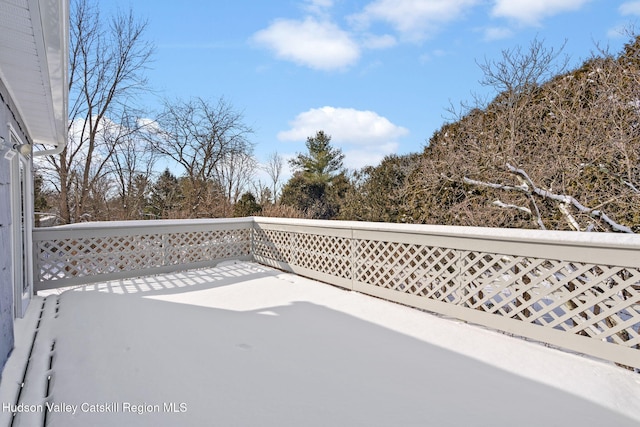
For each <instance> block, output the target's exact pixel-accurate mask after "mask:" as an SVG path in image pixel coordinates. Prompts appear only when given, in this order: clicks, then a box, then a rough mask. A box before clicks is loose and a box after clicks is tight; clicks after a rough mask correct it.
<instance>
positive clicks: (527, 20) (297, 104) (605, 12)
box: [110, 0, 640, 169]
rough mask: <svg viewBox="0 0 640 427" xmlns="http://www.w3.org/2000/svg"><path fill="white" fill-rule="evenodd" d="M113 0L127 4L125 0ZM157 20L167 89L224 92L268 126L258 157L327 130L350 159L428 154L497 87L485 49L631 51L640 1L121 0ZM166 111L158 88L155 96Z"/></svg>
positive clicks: (256, 123) (575, 54) (154, 38)
mask: <svg viewBox="0 0 640 427" xmlns="http://www.w3.org/2000/svg"><path fill="white" fill-rule="evenodd" d="M112 5H113V6H112ZM112 5H110V7H119V8H123V9H127V8H128V7H129V6H131V7H132V8H133V11H134V13H135V15H136V16H138V17H140V18H143V19H148V22H149V25H148V31H147V39H148V40H149V41H151V42H152V43H154V44H155V45H156V53H155V56H154V62H153V63H152V64H150V67H151V69H150V70H149V71H148V77H149V83H150V85H151V86H152V88H153V89H155V90H156V92H157V94H158V95H159V96H167V97H170V98H176V97H180V98H184V99H187V98H189V97H192V96H201V97H204V98H207V99H211V100H217V99H218V98H219V97H224V98H225V99H226V100H227V101H229V102H230V103H231V104H232V105H233V106H234V108H235V109H236V110H239V111H243V114H244V119H245V123H246V124H247V125H249V126H251V127H252V128H253V129H254V131H255V133H254V134H253V136H252V141H253V142H254V143H255V145H256V146H255V154H256V156H257V157H258V160H260V161H264V160H266V158H267V156H268V155H269V154H270V153H272V152H274V151H277V152H279V153H280V154H282V155H284V156H292V155H294V154H295V153H296V152H302V151H304V141H305V140H306V138H307V137H308V136H313V135H314V134H315V132H316V131H317V130H324V131H325V132H326V133H328V134H330V135H331V136H332V141H333V143H334V145H335V146H337V147H340V148H341V149H342V150H343V152H344V153H345V154H346V158H345V165H346V166H347V167H349V168H352V169H353V168H359V167H362V166H364V165H367V164H377V163H378V162H379V161H380V160H381V159H382V158H383V157H384V156H385V155H387V154H391V153H397V154H405V153H411V152H418V151H421V150H422V148H423V147H424V145H425V143H426V141H428V139H429V137H430V136H431V135H432V134H433V132H434V131H436V130H437V129H438V128H439V127H440V126H441V125H442V124H443V123H444V122H445V119H446V117H447V113H446V111H445V108H446V107H447V106H448V105H450V103H453V104H458V103H459V102H460V101H464V100H471V99H472V96H471V94H472V93H473V92H475V93H479V94H486V93H488V89H486V88H483V87H482V86H480V85H479V83H478V81H479V79H480V78H481V77H482V75H481V72H480V70H479V68H478V66H477V65H476V60H480V61H482V60H484V58H487V59H498V58H499V56H500V52H501V51H502V50H504V49H510V48H513V47H515V46H518V45H520V46H524V47H526V46H528V45H529V43H530V41H531V40H532V39H534V38H535V37H537V38H538V39H539V40H544V43H545V46H546V47H548V48H552V47H553V48H558V47H560V46H561V45H562V44H563V42H564V41H565V40H566V46H565V50H564V53H565V54H567V55H569V56H570V59H571V64H573V65H577V64H579V63H580V62H581V61H582V60H584V59H585V58H588V57H589V55H590V54H591V52H592V51H594V50H595V48H596V46H595V43H596V42H597V43H599V44H600V45H602V46H606V45H608V46H609V47H610V49H611V50H612V51H613V52H618V51H619V50H620V49H621V47H622V45H623V44H624V43H625V42H626V41H627V40H628V38H627V37H626V36H623V35H622V34H621V33H622V31H621V30H622V29H623V28H625V27H628V26H629V25H632V24H634V23H635V22H636V20H637V19H638V18H639V17H640V1H615V0H269V1H266V0H216V1H211V0H198V1H193V0H188V1H185V2H182V3H176V2H175V1H171V2H169V1H165V0H129V1H127V0H116V1H113V3H112ZM143 102H144V103H145V104H147V106H148V107H150V108H159V105H160V100H159V99H157V98H154V97H151V96H150V97H148V98H145V99H144V101H143Z"/></svg>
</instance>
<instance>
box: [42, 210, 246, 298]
mask: <svg viewBox="0 0 640 427" xmlns="http://www.w3.org/2000/svg"><path fill="white" fill-rule="evenodd" d="M252 224H253V221H252V220H251V219H250V218H244V219H226V220H169V221H126V222H102V223H81V224H73V225H68V226H61V227H50V228H39V229H35V230H34V232H33V248H34V252H35V253H34V289H35V290H44V289H51V288H59V287H64V286H71V285H81V284H86V283H91V282H98V281H105V280H112V279H122V278H127V277H136V276H144V275H150V274H159V273H167V272H170V271H176V270H184V269H191V268H201V267H206V266H210V265H211V263H212V262H214V261H222V260H228V259H252V257H251V229H252Z"/></svg>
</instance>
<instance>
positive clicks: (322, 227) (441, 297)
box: [34, 218, 640, 368]
mask: <svg viewBox="0 0 640 427" xmlns="http://www.w3.org/2000/svg"><path fill="white" fill-rule="evenodd" d="M34 248H35V252H36V253H35V264H36V266H35V273H36V274H35V275H34V277H36V283H35V289H46V288H52V287H63V286H69V285H77V284H84V283H89V282H96V281H104V280H109V279H114V278H115V279H118V278H124V277H133V276H139V275H147V274H156V273H162V272H166V271H172V270H177V269H188V268H197V267H202V266H210V265H214V264H215V263H217V262H218V261H222V260H227V259H253V260H255V261H257V262H260V263H262V264H265V265H270V266H273V267H277V268H280V269H283V270H286V271H291V272H293V273H296V274H300V275H303V276H307V277H310V278H314V279H318V280H321V281H324V282H327V283H331V284H334V285H337V286H342V287H344V288H347V289H352V290H356V291H359V292H363V293H366V294H369V295H374V296H377V297H381V298H385V299H388V300H391V301H395V302H399V303H402V304H407V305H410V306H412V307H416V308H420V309H425V310H429V311H432V312H436V313H440V314H443V315H447V316H452V317H455V318H458V319H462V320H465V321H468V322H472V323H476V324H480V325H484V326H487V327H490V328H494V329H498V330H501V331H504V332H508V333H512V334H516V335H520V336H524V337H528V338H532V339H535V340H539V341H542V342H544V343H548V344H552V345H556V346H559V347H562V348H565V349H570V350H573V351H577V352H581V353H585V354H589V355H592V356H596V357H600V358H603V359H606V360H610V361H613V362H616V363H619V364H622V365H626V366H632V367H635V368H640V351H638V350H639V349H640V236H636V235H622V234H616V233H578V232H562V231H540V230H513V229H495V228H475V227H451V226H428V225H406V224H383V223H362V222H347V221H311V220H293V219H275V218H244V219H233V220H198V221H189V220H185V221H144V222H125V223H94V224H90V225H85V224H80V225H76V226H64V227H53V228H46V229H36V230H34Z"/></svg>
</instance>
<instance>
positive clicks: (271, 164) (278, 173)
mask: <svg viewBox="0 0 640 427" xmlns="http://www.w3.org/2000/svg"><path fill="white" fill-rule="evenodd" d="M283 168H284V159H283V158H282V156H281V155H280V154H278V152H273V153H271V154H270V155H269V157H268V158H267V163H265V164H264V166H263V169H264V171H265V172H266V173H267V175H269V178H271V185H272V187H271V188H272V196H273V202H274V203H276V202H277V201H278V191H279V190H280V186H281V182H280V180H281V179H282V169H283Z"/></svg>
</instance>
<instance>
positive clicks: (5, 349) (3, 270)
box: [0, 102, 13, 367]
mask: <svg viewBox="0 0 640 427" xmlns="http://www.w3.org/2000/svg"><path fill="white" fill-rule="evenodd" d="M8 116H9V111H8V108H7V106H6V104H5V103H4V102H3V103H2V104H0V124H5V123H7V122H8ZM0 136H2V137H3V138H4V139H5V141H9V129H8V127H7V126H6V125H4V126H0ZM5 152H6V150H3V151H0V155H1V157H0V367H4V364H5V362H6V361H7V358H8V357H9V354H10V353H11V350H12V349H13V269H12V267H11V175H10V167H9V161H8V160H7V159H5V158H4V153H5Z"/></svg>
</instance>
